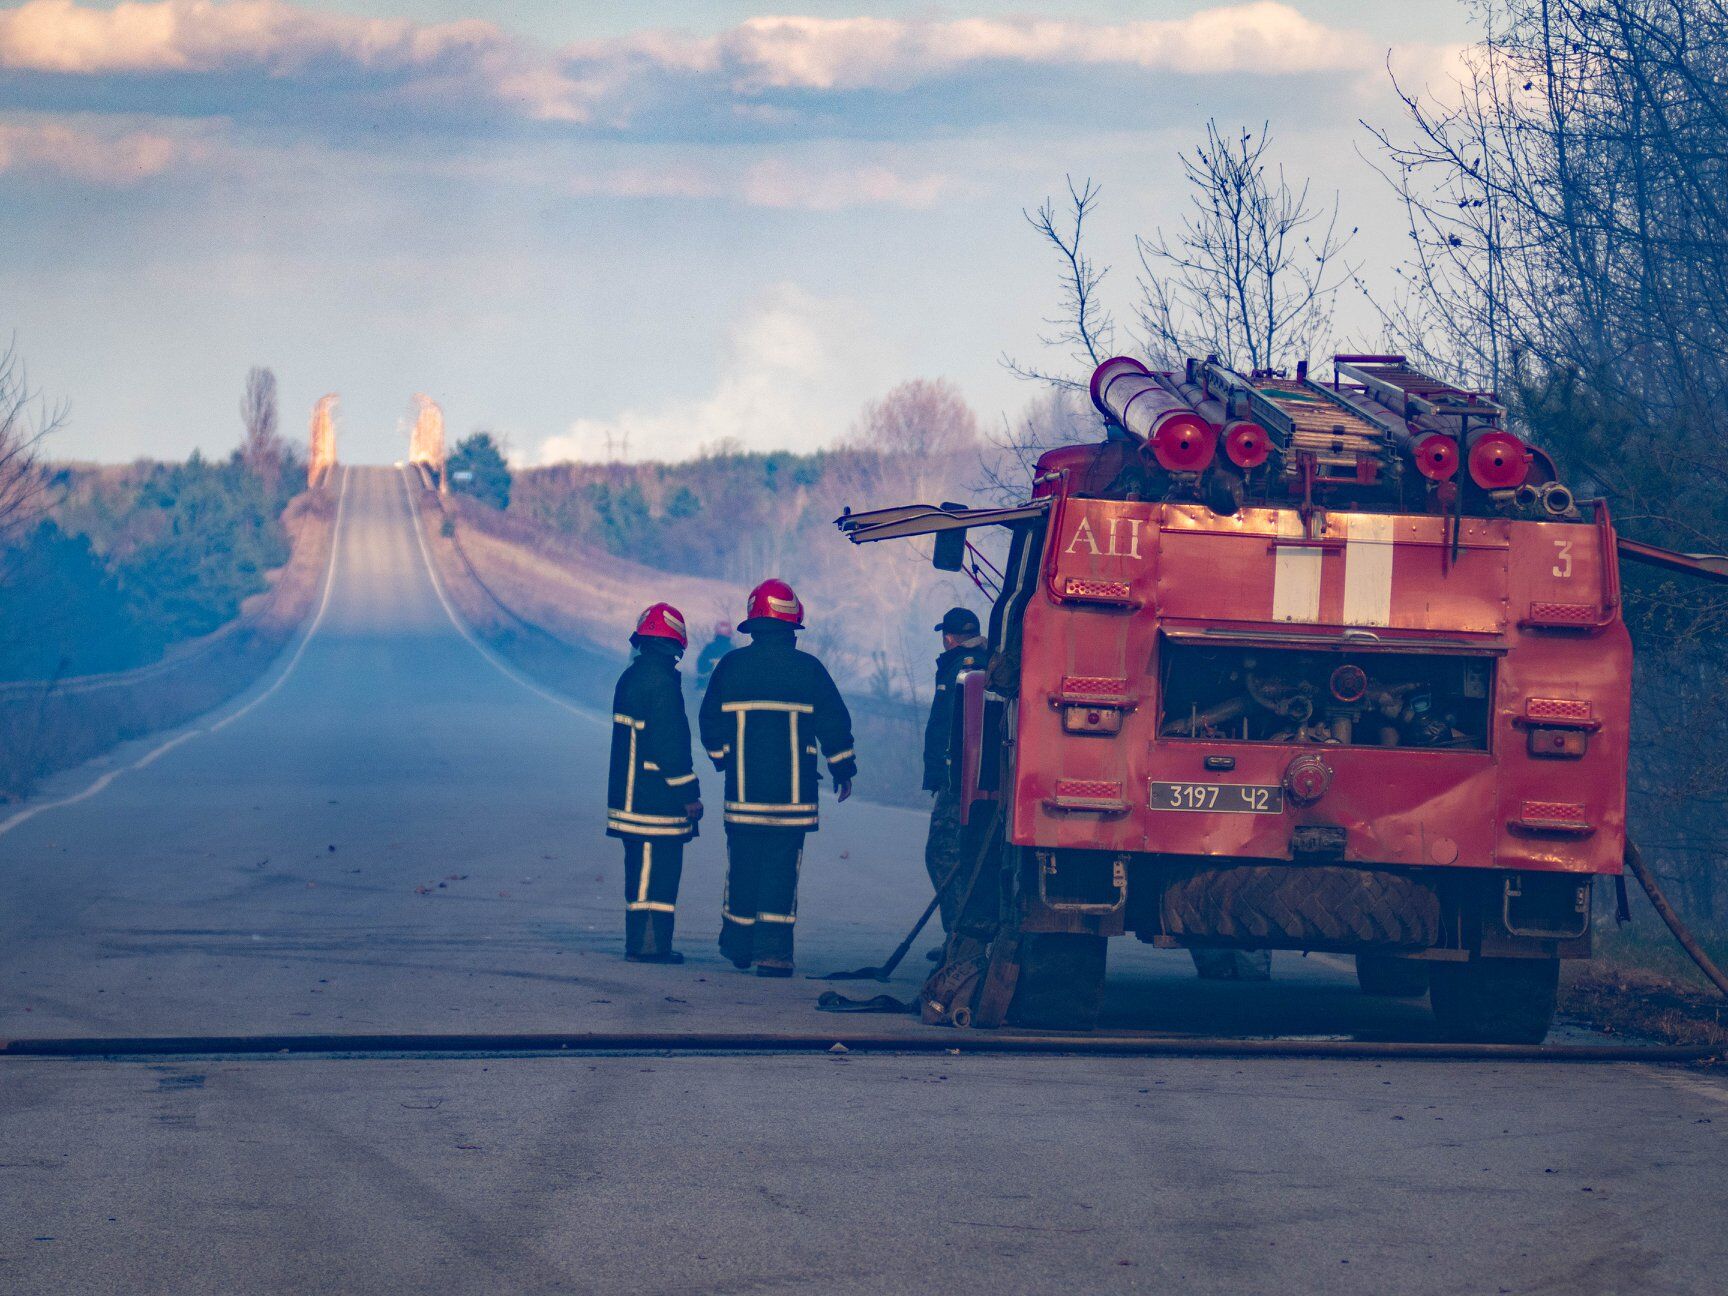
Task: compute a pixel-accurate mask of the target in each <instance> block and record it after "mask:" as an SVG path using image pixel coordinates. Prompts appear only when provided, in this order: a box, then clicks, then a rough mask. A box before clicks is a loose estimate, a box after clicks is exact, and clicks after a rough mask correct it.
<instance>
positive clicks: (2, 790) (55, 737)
mask: <svg viewBox="0 0 1728 1296" xmlns="http://www.w3.org/2000/svg"><path fill="white" fill-rule="evenodd" d="M336 506H337V499H336V494H335V492H333V491H319V492H307V493H304V494H301V495H297V496H295V497H294V499H293V500H291V501H290V502H289V504H288V507H287V509H286V510H285V511H284V513H283V516H282V521H283V525H284V526H285V527H286V529H287V531H288V535H289V540H290V549H289V557H288V561H287V562H286V563H284V564H283V565H282V566H280V567H278V568H276V569H275V570H273V571H271V572H270V573H269V574H268V576H267V580H268V587H267V588H266V589H265V590H263V591H262V592H260V593H258V594H254V595H253V596H251V597H250V598H248V599H246V600H245V602H244V603H243V604H241V608H240V614H239V615H238V616H237V617H235V618H234V619H233V620H232V621H230V622H228V624H226V625H224V626H222V627H221V628H219V629H217V630H215V631H213V632H211V633H210V634H207V635H204V636H201V637H200V638H197V639H192V640H188V641H187V642H185V643H183V644H180V645H178V646H177V647H175V648H173V649H171V650H170V651H169V653H168V654H167V655H166V656H164V657H163V658H162V659H161V660H159V661H155V662H152V663H151V664H149V665H148V666H142V667H139V668H137V669H135V670H128V671H118V672H115V673H113V674H105V675H84V676H77V677H70V678H61V679H51V680H31V681H20V682H12V683H0V802H5V801H9V800H16V799H17V798H19V797H22V796H23V795H25V794H26V793H27V792H28V791H29V789H30V787H31V785H32V784H33V783H35V781H36V780H38V779H40V778H42V777H43V776H44V775H46V774H50V773H53V772H54V771H55V770H60V769H66V768H68V767H69V766H72V765H76V764H78V763H79V762H81V761H85V760H88V759H90V758H91V757H92V756H96V755H98V754H99V753H101V752H103V751H106V750H107V749H109V748H110V747H113V746H115V745H116V744H118V743H122V742H126V741H128V740H129V739H133V738H137V737H140V736H141V735H144V734H147V733H150V732H152V731H155V730H158V729H164V728H169V727H172V726H174V725H177V724H181V723H183V722H185V721H186V720H189V719H191V718H192V717H193V716H196V715H199V714H201V713H203V712H205V711H208V710H210V709H211V708H212V707H215V706H218V705H220V704H221V703H222V702H224V701H226V700H227V699H228V698H231V697H233V696H234V695H235V694H237V693H240V692H241V691H243V690H244V689H245V688H246V687H247V686H248V685H250V684H251V683H252V682H253V681H254V680H256V679H257V678H258V677H259V676H260V675H261V674H263V672H264V671H265V670H266V669H267V668H268V667H269V665H270V663H271V662H272V661H274V660H275V658H276V656H277V654H278V653H280V652H281V650H282V648H283V646H284V645H285V644H286V643H287V642H288V641H289V640H290V639H291V638H292V637H293V635H294V633H295V631H296V630H297V629H298V628H299V626H300V625H301V623H302V622H303V621H304V620H305V619H306V617H307V615H308V614H309V613H310V612H311V610H312V608H313V607H314V606H315V605H316V603H317V600H318V597H319V594H320V591H321V590H322V588H323V583H324V577H325V573H326V572H327V571H328V569H329V565H330V547H331V543H332V536H333V531H334V526H335V518H336Z"/></svg>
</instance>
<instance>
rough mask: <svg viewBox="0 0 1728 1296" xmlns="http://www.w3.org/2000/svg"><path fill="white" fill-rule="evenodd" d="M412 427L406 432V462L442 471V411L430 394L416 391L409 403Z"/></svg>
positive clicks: (441, 472) (440, 472)
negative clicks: (412, 421)
mask: <svg viewBox="0 0 1728 1296" xmlns="http://www.w3.org/2000/svg"><path fill="white" fill-rule="evenodd" d="M409 414H410V415H411V416H412V418H413V420H414V428H413V430H412V431H411V432H410V433H409V434H408V462H409V463H417V464H426V465H428V466H429V467H432V468H435V469H437V470H438V472H439V474H440V475H442V474H443V471H444V411H443V410H441V409H439V408H438V402H437V401H435V400H433V399H432V398H431V397H430V396H426V395H423V394H422V393H419V392H416V393H415V394H414V400H413V401H412V403H411V404H410V405H409Z"/></svg>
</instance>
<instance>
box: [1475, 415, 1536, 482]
mask: <svg viewBox="0 0 1728 1296" xmlns="http://www.w3.org/2000/svg"><path fill="white" fill-rule="evenodd" d="M1468 462H1469V465H1470V480H1471V481H1473V482H1475V483H1476V484H1477V485H1478V486H1480V487H1481V488H1482V489H1483V490H1489V491H1497V490H1511V489H1513V488H1514V487H1515V486H1517V485H1519V484H1520V483H1521V482H1523V480H1524V478H1525V477H1527V476H1528V475H1529V473H1530V451H1529V449H1528V448H1527V447H1526V446H1525V444H1524V443H1523V442H1522V441H1520V440H1519V439H1518V438H1517V437H1515V436H1513V435H1512V434H1511V433H1510V432H1502V431H1501V430H1500V429H1499V428H1493V429H1490V430H1488V431H1485V432H1479V433H1477V434H1476V435H1475V436H1473V437H1471V438H1470V454H1469V459H1468Z"/></svg>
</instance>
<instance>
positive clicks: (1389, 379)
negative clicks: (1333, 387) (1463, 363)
mask: <svg viewBox="0 0 1728 1296" xmlns="http://www.w3.org/2000/svg"><path fill="white" fill-rule="evenodd" d="M1332 372H1333V374H1334V375H1335V376H1336V378H1340V379H1348V380H1349V381H1351V382H1354V383H1359V384H1361V386H1362V388H1363V389H1364V390H1365V391H1367V393H1368V394H1369V395H1370V396H1372V397H1373V398H1374V399H1375V400H1376V401H1378V402H1379V403H1380V404H1382V405H1384V406H1385V407H1386V408H1387V409H1389V410H1391V411H1392V412H1393V413H1394V414H1397V415H1399V416H1400V417H1402V418H1405V419H1423V418H1435V417H1439V416H1451V417H1454V418H1457V417H1464V418H1467V419H1468V418H1472V417H1474V418H1480V419H1482V420H1484V421H1485V422H1490V423H1495V424H1498V423H1499V422H1500V421H1501V419H1503V418H1504V417H1505V415H1506V407H1505V406H1504V405H1502V404H1500V403H1499V402H1498V401H1496V400H1494V399H1493V398H1492V397H1490V396H1488V395H1485V394H1484V393H1482V392H1473V391H1467V390H1465V389H1464V388H1462V387H1455V386H1453V385H1452V384H1451V383H1449V382H1444V381H1442V380H1441V379H1439V378H1432V377H1430V376H1429V375H1427V374H1425V373H1423V372H1422V371H1421V370H1419V369H1413V368H1411V367H1410V362H1409V360H1407V359H1406V358H1405V357H1404V356H1401V355H1340V356H1334V357H1333V358H1332Z"/></svg>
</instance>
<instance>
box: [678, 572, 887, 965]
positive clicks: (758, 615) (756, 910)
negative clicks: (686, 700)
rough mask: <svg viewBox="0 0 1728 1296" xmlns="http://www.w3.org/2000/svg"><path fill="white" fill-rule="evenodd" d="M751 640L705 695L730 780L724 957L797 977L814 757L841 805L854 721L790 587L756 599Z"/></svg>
mask: <svg viewBox="0 0 1728 1296" xmlns="http://www.w3.org/2000/svg"><path fill="white" fill-rule="evenodd" d="M738 628H739V629H740V630H742V631H743V632H744V633H745V634H748V635H749V636H750V637H751V639H752V640H753V641H754V642H752V643H751V644H749V645H748V646H747V647H743V648H739V649H735V650H734V651H732V652H729V653H727V654H726V656H724V657H722V658H721V659H720V663H719V665H717V666H716V667H715V668H714V676H713V679H712V680H711V681H710V682H709V685H708V692H707V693H706V694H705V695H704V696H703V698H702V714H701V727H702V745H703V746H704V747H705V748H707V749H708V755H709V756H711V757H712V758H713V760H714V764H715V766H716V767H717V768H718V769H720V770H722V771H724V773H725V775H726V859H727V866H726V891H725V898H724V899H723V900H722V901H721V907H720V918H721V924H720V951H721V953H723V954H725V955H726V957H727V958H729V959H731V960H732V962H733V965H734V966H736V967H738V968H739V969H745V968H748V967H750V966H751V965H754V966H755V968H756V972H757V975H758V976H791V975H792V924H793V923H794V922H795V921H796V920H797V916H798V865H799V862H800V860H801V859H802V857H803V854H804V835H805V834H806V833H810V832H814V831H815V830H816V784H817V782H818V781H819V775H818V774H817V771H816V757H817V753H818V750H820V752H821V754H822V755H823V756H824V757H826V758H827V761H828V772H829V773H830V774H831V775H832V776H833V779H834V788H835V793H836V797H837V799H838V800H841V801H844V800H845V799H846V798H847V797H849V796H851V795H852V779H853V776H854V775H855V774H856V773H857V769H858V765H857V760H856V757H855V756H854V754H853V750H852V717H851V716H850V715H849V714H848V713H847V711H846V704H845V702H843V701H841V699H840V690H839V689H837V688H836V687H835V686H834V681H833V679H832V678H830V676H829V674H828V671H827V668H826V667H824V666H823V665H822V663H821V662H820V661H818V660H817V659H816V658H815V657H813V656H811V655H810V654H809V653H807V652H801V651H799V649H798V647H797V646H796V645H797V632H798V631H799V630H801V629H803V628H804V605H803V604H802V603H800V602H799V601H798V596H797V595H796V594H794V593H793V592H792V587H791V586H790V585H788V584H786V582H785V581H780V580H767V581H763V582H762V583H761V584H760V585H758V586H757V587H756V588H755V589H754V590H752V591H751V592H750V601H749V604H748V605H747V607H746V609H745V614H744V620H743V622H742V623H741V624H740V625H739V627H738Z"/></svg>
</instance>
